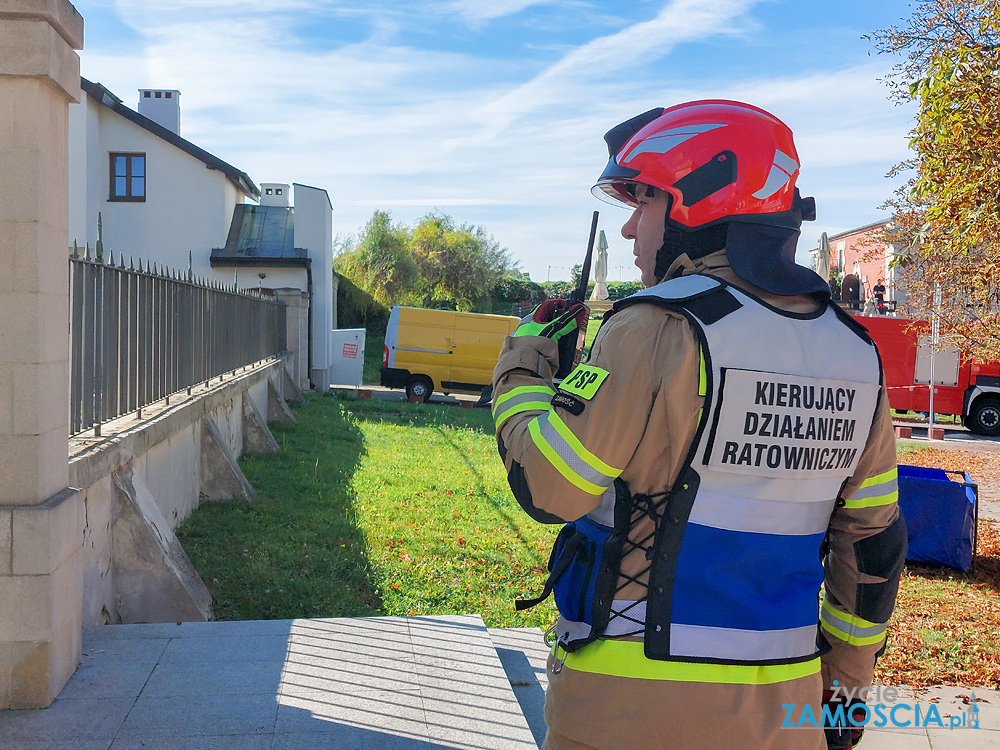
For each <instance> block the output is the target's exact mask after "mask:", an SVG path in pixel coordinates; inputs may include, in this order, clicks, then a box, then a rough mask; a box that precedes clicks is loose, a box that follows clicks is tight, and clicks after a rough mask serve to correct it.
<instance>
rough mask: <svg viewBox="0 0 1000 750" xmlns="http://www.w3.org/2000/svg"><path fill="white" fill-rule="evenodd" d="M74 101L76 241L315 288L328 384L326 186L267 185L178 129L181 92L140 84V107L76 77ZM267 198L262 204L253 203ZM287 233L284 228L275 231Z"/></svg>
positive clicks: (323, 376)
mask: <svg viewBox="0 0 1000 750" xmlns="http://www.w3.org/2000/svg"><path fill="white" fill-rule="evenodd" d="M81 86H82V88H83V96H82V97H81V101H80V103H79V104H73V105H71V106H70V123H69V144H70V152H69V237H68V239H69V245H70V246H72V245H73V244H74V242H75V243H77V244H78V245H79V246H80V247H81V248H82V247H84V246H85V245H89V246H90V247H91V248H94V247H95V246H96V244H97V239H98V214H100V216H101V224H102V227H103V233H102V234H103V237H102V239H103V246H104V252H105V254H106V255H107V254H110V253H114V256H115V259H116V261H117V259H118V258H119V257H121V256H122V255H124V256H125V257H126V258H129V257H132V258H135V259H136V260H137V261H138V259H139V258H142V259H143V261H150V262H152V263H156V264H158V265H163V266H166V267H167V268H172V269H177V270H180V271H187V270H190V271H191V272H192V273H193V274H194V275H195V276H197V277H202V278H209V279H216V280H218V281H220V282H223V283H227V284H232V283H233V282H234V281H237V282H238V284H239V286H240V287H257V286H260V287H262V288H266V289H279V288H289V287H291V288H298V289H301V290H302V291H307V292H310V293H311V299H312V309H311V315H310V328H311V337H310V341H311V344H312V346H311V350H310V352H309V359H310V361H311V363H312V373H311V379H312V381H313V383H314V384H315V385H316V387H318V388H321V389H323V388H326V387H328V386H329V367H330V364H331V361H332V360H331V354H330V352H331V343H330V339H331V330H332V329H333V328H334V327H335V325H336V321H335V314H336V312H335V311H336V305H335V304H334V300H335V297H334V287H333V267H332V266H333V257H332V254H333V207H332V205H331V203H330V198H329V196H328V195H327V193H326V191H325V190H321V189H319V188H313V187H308V186H306V185H295V190H294V193H295V195H294V197H295V203H294V208H293V204H292V203H291V201H290V196H289V186H288V185H284V184H280V183H266V184H265V185H264V186H263V187H264V190H263V193H262V191H261V189H260V188H258V187H257V186H256V185H255V184H254V182H253V180H251V179H250V177H249V176H248V175H247V174H246V172H243V171H241V170H239V169H237V168H236V167H234V166H232V165H231V164H229V163H227V162H225V161H223V160H222V159H220V158H218V157H217V156H214V155H213V154H210V153H209V152H207V151H205V150H204V149H202V148H199V147H198V146H196V145H195V144H193V143H191V142H190V141H188V140H186V139H184V138H182V137H181V135H180V121H181V111H180V96H181V95H180V92H179V91H176V90H174V89H140V90H139V103H138V108H137V109H138V111H136V110H133V109H131V108H129V107H127V106H125V104H124V103H123V102H122V100H121V99H120V98H118V97H117V96H115V95H114V94H113V93H112V92H111V91H109V90H108V89H107V88H105V87H104V86H102V85H101V84H99V83H92V82H91V81H88V80H87V79H85V78H84V79H81ZM258 200H260V203H261V205H259V206H258V205H255V204H254V203H250V202H248V201H258ZM279 235H280V236H279Z"/></svg>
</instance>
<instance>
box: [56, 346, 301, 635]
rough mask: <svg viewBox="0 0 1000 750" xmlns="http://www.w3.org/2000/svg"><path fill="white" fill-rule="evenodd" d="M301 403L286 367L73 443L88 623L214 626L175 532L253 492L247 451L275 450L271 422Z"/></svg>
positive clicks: (228, 381) (229, 381)
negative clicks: (194, 516)
mask: <svg viewBox="0 0 1000 750" xmlns="http://www.w3.org/2000/svg"><path fill="white" fill-rule="evenodd" d="M297 398H301V393H299V392H298V391H297V390H296V389H295V388H294V386H293V384H292V383H291V380H290V379H289V378H288V376H287V374H286V370H285V365H284V363H283V362H281V361H275V362H271V363H267V364H263V365H258V366H257V367H256V368H254V369H248V370H246V371H245V372H242V373H237V374H236V375H234V376H233V375H231V376H228V377H227V378H225V379H224V380H223V381H222V382H219V380H215V381H213V384H212V385H211V386H209V387H204V386H203V387H201V388H199V389H195V390H194V391H193V392H192V395H191V396H184V397H180V398H179V399H178V397H172V399H171V404H170V405H169V406H168V405H166V404H159V405H154V406H152V407H149V408H145V409H143V419H142V420H137V419H135V418H134V417H133V416H129V417H126V418H123V419H120V420H116V421H115V422H111V423H108V424H105V425H103V426H102V433H103V437H100V438H93V437H77V438H74V439H72V440H71V441H70V463H69V477H70V481H69V484H70V486H71V487H76V488H79V489H80V491H81V493H82V495H83V497H84V506H85V513H86V520H85V524H84V531H83V549H82V551H81V553H82V554H81V556H80V563H81V567H82V575H83V625H84V626H87V625H100V624H107V623H114V624H118V623H129V622H165V621H181V620H198V619H208V617H209V616H210V599H209V597H208V592H207V591H206V590H205V589H204V586H203V585H202V583H201V581H200V579H198V577H197V575H196V574H193V568H191V566H190V562H189V561H188V560H187V556H186V555H185V554H184V552H183V550H182V549H181V547H180V545H179V544H178V543H177V540H176V537H175V536H174V534H173V531H174V529H176V528H177V526H178V525H179V524H180V523H181V522H182V521H184V520H185V519H186V518H187V517H188V516H190V515H191V513H192V512H193V511H194V510H195V509H196V508H197V507H198V506H199V505H200V504H201V503H203V502H210V501H212V500H219V499H223V498H230V497H238V496H242V497H245V498H246V499H248V500H252V499H253V497H254V496H255V495H254V492H253V488H252V487H250V485H249V483H248V482H247V481H246V478H245V477H244V476H243V474H242V472H241V471H240V469H239V466H238V465H237V464H236V457H237V456H239V455H241V454H242V453H244V452H269V451H274V450H276V449H277V444H276V443H275V442H274V438H273V436H271V434H270V431H269V430H268V429H267V424H266V417H265V416H264V415H271V418H272V419H274V418H275V417H277V418H279V419H292V418H293V417H291V414H290V412H289V411H288V409H287V406H286V404H285V400H286V399H297Z"/></svg>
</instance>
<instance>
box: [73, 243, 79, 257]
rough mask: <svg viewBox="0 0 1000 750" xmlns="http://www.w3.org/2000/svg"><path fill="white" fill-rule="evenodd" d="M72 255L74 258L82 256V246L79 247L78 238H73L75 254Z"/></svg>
mask: <svg viewBox="0 0 1000 750" xmlns="http://www.w3.org/2000/svg"><path fill="white" fill-rule="evenodd" d="M71 257H73V258H79V257H80V248H79V247H77V244H76V240H73V255H72V256H71Z"/></svg>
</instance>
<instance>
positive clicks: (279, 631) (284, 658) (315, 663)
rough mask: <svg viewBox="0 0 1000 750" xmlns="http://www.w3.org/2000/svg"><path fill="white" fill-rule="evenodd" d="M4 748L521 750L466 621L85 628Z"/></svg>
mask: <svg viewBox="0 0 1000 750" xmlns="http://www.w3.org/2000/svg"><path fill="white" fill-rule="evenodd" d="M84 654H85V655H84V658H83V664H82V665H81V666H80V668H79V669H78V670H77V672H76V674H75V675H74V676H73V678H72V679H71V680H70V682H69V683H68V684H67V685H66V687H65V688H64V689H63V691H62V693H61V694H60V696H59V698H58V699H57V700H56V701H55V703H53V704H52V706H51V707H49V708H48V709H46V710H44V711H0V747H2V748H5V750H43V748H44V750H108V748H113V749H114V750H137V749H138V748H144V749H146V750H148V749H157V750H158V749H160V748H162V749H163V750H195V749H196V748H197V749H198V750H201V749H202V748H204V749H205V750H208V749H211V750H293V749H299V748H302V749H303V750H305V749H307V748H308V749H309V750H313V749H315V748H344V749H345V750H347V749H348V748H352V749H353V748H358V749H359V750H369V749H370V750H410V749H411V748H412V749H416V748H428V749H429V748H469V749H473V748H476V749H480V748H482V749H485V748H497V749H498V750H500V749H502V750H534V749H535V748H536V743H535V740H534V738H533V737H532V734H531V731H530V730H529V729H528V725H527V723H526V721H525V719H524V716H523V714H522V713H521V710H520V708H519V705H518V702H517V699H516V698H515V697H514V693H513V691H512V689H511V686H510V683H509V682H508V680H507V676H506V673H505V672H504V669H503V666H502V665H501V663H500V659H499V657H498V656H497V652H496V650H495V648H494V646H493V642H492V641H491V640H490V637H489V634H488V633H487V631H486V628H485V627H484V625H483V622H482V620H481V619H480V618H479V617H478V616H464V617H463V616H456V617H408V618H391V617H389V618H386V617H379V618H345V619H332V620H290V621H289V620H284V621H278V620H274V621H258V622H213V623H185V624H184V625H179V626H178V625H174V624H161V625H120V626H109V627H103V628H88V629H87V630H86V631H85V634H84Z"/></svg>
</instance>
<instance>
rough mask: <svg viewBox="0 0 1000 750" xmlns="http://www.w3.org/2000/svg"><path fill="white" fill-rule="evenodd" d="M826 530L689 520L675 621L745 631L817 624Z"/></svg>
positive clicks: (680, 564)
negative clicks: (779, 530)
mask: <svg viewBox="0 0 1000 750" xmlns="http://www.w3.org/2000/svg"><path fill="white" fill-rule="evenodd" d="M824 536H825V535H824V534H811V535H808V536H782V535H778V534H754V533H748V532H740V531H727V530H725V529H715V528H711V527H709V526H701V525H699V524H694V523H688V525H687V528H686V529H685V531H684V543H683V544H682V545H681V550H680V555H679V558H678V561H677V575H676V577H675V579H674V588H673V604H672V608H671V614H672V618H671V619H672V621H673V622H675V623H681V624H686V625H709V626H715V627H729V628H741V629H745V630H784V629H787V628H797V627H804V626H807V625H816V622H817V620H818V619H819V607H818V605H817V598H816V592H818V591H819V589H820V586H821V585H822V583H823V565H822V563H821V562H820V559H819V547H820V545H821V544H822V543H823V538H824Z"/></svg>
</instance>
